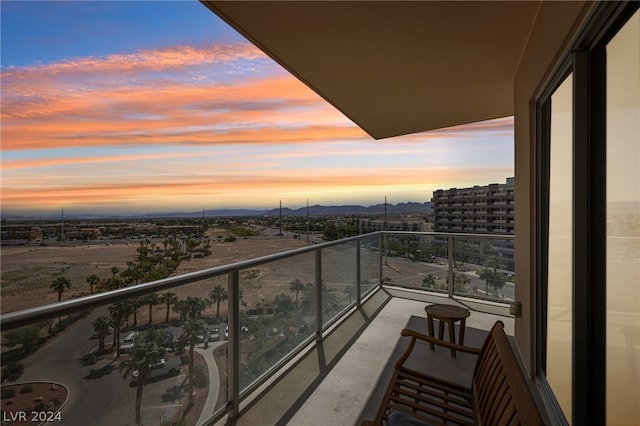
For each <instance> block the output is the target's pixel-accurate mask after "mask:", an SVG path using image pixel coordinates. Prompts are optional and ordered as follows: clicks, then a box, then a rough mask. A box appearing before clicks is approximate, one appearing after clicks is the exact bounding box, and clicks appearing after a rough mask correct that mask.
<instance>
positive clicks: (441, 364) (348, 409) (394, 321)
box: [219, 288, 514, 426]
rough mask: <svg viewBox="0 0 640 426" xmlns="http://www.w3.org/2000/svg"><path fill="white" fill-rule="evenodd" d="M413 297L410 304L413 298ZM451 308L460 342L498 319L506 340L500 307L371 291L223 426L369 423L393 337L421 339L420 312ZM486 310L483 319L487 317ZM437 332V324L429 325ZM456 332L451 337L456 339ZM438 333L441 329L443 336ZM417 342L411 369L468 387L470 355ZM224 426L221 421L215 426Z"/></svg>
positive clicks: (475, 338) (510, 323) (509, 322)
mask: <svg viewBox="0 0 640 426" xmlns="http://www.w3.org/2000/svg"><path fill="white" fill-rule="evenodd" d="M416 299H417V300H416ZM430 303H446V304H454V305H459V306H463V307H466V308H468V309H469V310H470V311H471V316H470V317H469V318H467V323H466V335H465V344H466V345H469V346H476V347H479V346H480V345H481V344H482V342H483V340H484V336H485V332H486V331H488V330H489V329H490V328H491V326H492V325H493V324H494V323H495V322H496V321H497V320H501V321H502V322H503V323H504V324H505V331H506V332H507V334H509V335H513V330H514V320H513V318H512V317H510V316H509V315H508V308H507V307H506V306H505V305H498V304H491V303H490V302H486V303H485V302H480V301H477V300H460V299H456V300H454V299H450V298H447V297H445V296H441V295H434V294H428V293H424V292H411V291H407V290H400V289H390V288H388V289H385V290H382V291H378V292H377V293H376V294H375V295H373V296H372V297H371V298H370V299H369V300H368V301H367V302H366V303H364V304H363V307H362V309H360V310H356V311H355V312H354V313H353V314H352V315H351V316H350V317H349V318H348V319H347V320H345V321H344V322H342V323H340V324H339V325H337V326H336V327H335V328H334V329H332V330H331V331H330V332H329V333H328V334H327V337H326V338H325V340H324V341H323V342H322V344H321V345H319V347H315V348H313V349H311V350H309V351H307V353H306V354H304V355H301V356H300V357H298V358H297V359H295V360H293V361H292V362H291V363H290V365H289V366H288V372H287V373H285V374H283V375H281V376H279V377H277V378H275V379H273V380H271V381H270V382H269V383H266V384H265V385H263V386H262V388H261V389H259V390H258V392H257V393H258V394H260V395H259V396H256V397H253V398H252V399H249V398H248V399H247V400H246V401H244V402H243V404H242V405H241V416H240V417H239V418H238V419H236V421H235V422H229V423H228V424H237V425H256V424H282V425H284V424H289V425H296V426H298V425H309V426H312V425H318V426H321V425H322V426H325V425H334V426H337V425H355V424H359V423H360V421H361V420H363V419H373V418H374V417H375V414H376V410H377V406H378V404H379V401H380V399H381V397H382V395H383V393H384V391H385V388H386V386H387V383H388V377H389V374H390V369H391V368H392V366H393V363H394V362H395V360H396V359H397V358H398V357H399V356H400V354H401V353H402V352H403V348H404V345H405V344H406V342H405V340H408V339H402V340H401V337H400V332H401V330H402V329H403V328H405V327H407V326H409V328H413V329H415V330H418V331H421V332H423V333H425V334H426V333H427V322H426V313H425V310H424V308H425V306H426V305H427V304H430ZM487 312H488V313H487ZM436 330H437V325H436ZM458 333H459V330H458V327H456V336H459V334H458ZM445 335H446V330H445ZM428 348H429V347H428V345H426V344H421V343H419V344H418V345H416V350H414V352H418V353H419V357H418V359H417V360H416V361H414V360H413V359H410V361H411V362H418V363H420V367H419V368H426V369H427V370H429V371H431V372H432V374H434V375H438V376H443V377H447V378H449V379H450V380H455V381H459V382H461V383H464V384H467V385H468V384H469V383H468V382H469V381H470V377H471V374H472V368H473V363H474V362H475V357H474V356H471V355H467V354H460V353H458V356H457V357H456V358H452V357H451V355H450V352H449V351H448V350H446V349H443V348H436V350H434V351H431V350H429V349H428ZM225 423H227V421H226V419H223V420H221V421H220V422H219V424H225Z"/></svg>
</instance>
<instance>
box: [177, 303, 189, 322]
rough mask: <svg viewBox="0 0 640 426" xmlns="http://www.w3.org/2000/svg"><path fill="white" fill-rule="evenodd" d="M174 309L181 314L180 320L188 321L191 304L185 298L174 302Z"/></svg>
mask: <svg viewBox="0 0 640 426" xmlns="http://www.w3.org/2000/svg"><path fill="white" fill-rule="evenodd" d="M173 310H174V311H175V312H176V313H177V314H178V315H180V321H186V319H187V314H188V313H189V305H188V304H187V301H186V300H185V299H180V300H176V301H175V302H174V303H173Z"/></svg>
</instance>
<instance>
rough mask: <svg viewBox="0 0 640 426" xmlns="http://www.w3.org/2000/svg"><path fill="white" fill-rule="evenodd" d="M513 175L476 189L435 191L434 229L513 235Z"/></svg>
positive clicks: (438, 230)
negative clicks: (500, 181) (502, 180)
mask: <svg viewBox="0 0 640 426" xmlns="http://www.w3.org/2000/svg"><path fill="white" fill-rule="evenodd" d="M513 189H514V185H513V178H507V181H506V183H502V184H499V183H494V184H490V185H485V186H474V187H472V188H451V189H439V190H437V191H434V193H433V197H432V198H431V208H432V210H433V230H434V231H437V232H466V233H472V234H503V235H504V234H509V235H512V234H513V230H514V226H515V222H514V221H515V215H514V213H515V206H514V200H515V195H514V190H513Z"/></svg>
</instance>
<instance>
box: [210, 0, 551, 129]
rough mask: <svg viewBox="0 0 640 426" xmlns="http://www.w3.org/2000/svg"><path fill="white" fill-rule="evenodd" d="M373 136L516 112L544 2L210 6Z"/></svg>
mask: <svg viewBox="0 0 640 426" xmlns="http://www.w3.org/2000/svg"><path fill="white" fill-rule="evenodd" d="M203 4H205V6H207V7H208V8H209V9H210V10H212V11H213V12H214V13H216V14H217V15H218V16H220V17H221V18H222V19H223V20H225V21H226V22H227V23H228V24H229V25H231V26H232V27H233V28H235V29H236V30H237V31H238V32H240V33H241V34H242V35H244V36H245V37H246V38H247V39H248V40H249V41H251V42H252V43H254V44H255V45H256V46H258V47H259V48H260V49H262V50H263V51H264V52H265V53H266V54H267V55H269V56H270V57H271V58H273V59H274V60H275V61H276V62H278V63H279V64H280V65H282V66H283V67H284V68H285V69H287V70H288V71H289V72H291V73H292V74H293V75H294V76H296V77H297V78H298V79H300V80H301V81H302V82H304V83H305V84H306V85H307V86H309V87H310V88H311V89H313V90H314V91H315V92H316V93H317V94H319V95H320V96H321V97H323V98H324V99H325V100H326V101H327V102H329V103H330V104H332V105H333V106H334V107H336V108H337V109H338V110H340V111H341V112H342V113H343V114H344V115H346V116H347V117H348V118H349V119H351V120H352V121H353V122H354V123H356V124H357V125H358V126H360V127H361V128H362V129H363V130H364V131H366V132H367V133H368V134H369V135H371V136H372V137H373V138H375V139H382V138H387V137H392V136H398V135H403V134H409V133H416V132H422V131H427V130H433V129H439V128H443V127H449V126H454V125H459V124H466V123H471V122H477V121H482V120H489V119H494V118H500V117H506V116H510V115H513V90H514V88H513V80H514V75H515V73H516V70H517V68H518V64H519V61H520V58H521V55H522V52H523V50H524V48H525V45H526V43H527V39H528V35H529V32H530V29H531V28H532V26H533V23H534V21H535V17H536V13H537V11H538V8H539V6H540V1H532V2H528V1H496V2H484V1H424V2H423V1H408V2H399V1H371V2H362V1H330V2H314V1H276V2H271V1H255V2H252V1H203Z"/></svg>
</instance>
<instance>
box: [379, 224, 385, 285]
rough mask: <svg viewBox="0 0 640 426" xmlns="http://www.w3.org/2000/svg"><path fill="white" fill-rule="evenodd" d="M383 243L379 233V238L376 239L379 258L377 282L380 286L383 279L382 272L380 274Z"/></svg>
mask: <svg viewBox="0 0 640 426" xmlns="http://www.w3.org/2000/svg"><path fill="white" fill-rule="evenodd" d="M383 242H384V240H383V238H382V233H380V238H379V239H378V257H379V259H378V266H379V267H380V268H379V269H380V271H379V275H380V277H379V280H378V281H379V283H380V284H382V278H383V276H382V274H383V272H382V267H383V263H382V261H383V259H382V256H383V250H384V248H383V247H382V244H383Z"/></svg>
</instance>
